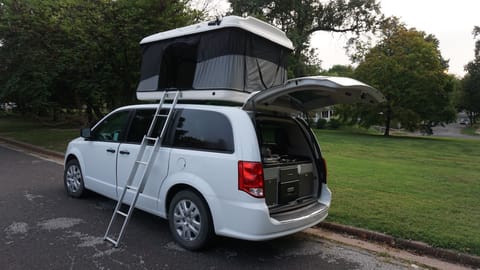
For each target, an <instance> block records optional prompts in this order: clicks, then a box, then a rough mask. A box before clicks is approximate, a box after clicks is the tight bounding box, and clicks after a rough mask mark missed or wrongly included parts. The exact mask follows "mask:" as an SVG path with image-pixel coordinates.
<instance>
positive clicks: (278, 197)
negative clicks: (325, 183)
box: [264, 162, 315, 207]
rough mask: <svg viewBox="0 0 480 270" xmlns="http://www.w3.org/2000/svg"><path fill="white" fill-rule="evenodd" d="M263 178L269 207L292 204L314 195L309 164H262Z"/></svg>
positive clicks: (312, 177)
mask: <svg viewBox="0 0 480 270" xmlns="http://www.w3.org/2000/svg"><path fill="white" fill-rule="evenodd" d="M264 177H265V200H266V203H267V205H268V206H269V207H275V206H281V205H286V204H293V203H294V202H295V201H299V200H301V199H304V198H310V197H312V196H313V195H315V192H314V176H313V165H312V163H311V162H285V163H282V162H279V163H276V164H264Z"/></svg>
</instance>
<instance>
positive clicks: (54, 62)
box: [0, 0, 199, 120]
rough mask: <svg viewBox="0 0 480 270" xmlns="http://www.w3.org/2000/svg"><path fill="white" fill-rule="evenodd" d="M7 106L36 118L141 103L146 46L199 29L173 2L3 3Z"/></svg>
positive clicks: (0, 21) (0, 56) (1, 86)
mask: <svg viewBox="0 0 480 270" xmlns="http://www.w3.org/2000/svg"><path fill="white" fill-rule="evenodd" d="M0 3H1V4H0V42H1V46H0V102H1V101H13V102H16V104H17V106H18V107H19V109H20V110H22V111H24V112H32V113H35V114H42V113H50V114H51V113H53V115H54V116H55V115H56V113H55V112H58V111H59V109H60V108H78V107H81V106H82V105H84V106H86V108H87V112H88V115H89V118H90V120H92V118H93V117H98V116H100V115H101V114H102V109H111V108H113V107H116V106H119V105H122V104H126V103H132V102H134V100H135V99H134V94H135V87H136V83H137V81H138V78H139V66H140V63H139V61H140V57H141V54H140V48H139V45H138V43H139V41H140V40H141V39H142V38H143V37H144V36H146V35H149V34H153V33H156V32H159V31H164V30H168V29H172V28H176V27H179V26H183V25H186V24H190V23H192V22H193V20H194V19H195V18H198V17H199V14H198V12H193V11H191V10H189V9H188V8H187V5H186V2H184V1H169V0H138V1H128V0H96V1H94V0H87V1H82V0H42V1H39V0H1V1H0Z"/></svg>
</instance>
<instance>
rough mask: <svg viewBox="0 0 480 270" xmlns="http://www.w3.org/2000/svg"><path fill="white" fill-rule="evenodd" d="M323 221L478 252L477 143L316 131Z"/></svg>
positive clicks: (479, 156) (479, 187) (479, 173)
mask: <svg viewBox="0 0 480 270" xmlns="http://www.w3.org/2000/svg"><path fill="white" fill-rule="evenodd" d="M316 135H317V138H318V141H319V142H320V144H321V147H322V150H323V153H324V156H325V158H326V159H327V162H328V173H329V180H328V184H329V186H330V188H331V189H332V192H333V199H332V206H331V210H330V216H329V217H328V219H327V220H328V221H332V222H338V223H342V224H348V225H353V226H357V227H362V228H367V229H371V230H375V231H379V232H384V233H387V234H390V235H393V236H397V237H401V238H405V239H413V240H420V241H424V242H427V243H429V244H431V245H433V246H436V247H442V248H451V249H457V250H460V251H462V252H468V253H473V254H477V255H480V141H478V140H460V139H439V138H412V137H390V138H385V137H383V136H376V135H365V134H351V133H345V132H342V131H316Z"/></svg>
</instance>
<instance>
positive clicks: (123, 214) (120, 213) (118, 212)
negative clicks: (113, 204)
mask: <svg viewBox="0 0 480 270" xmlns="http://www.w3.org/2000/svg"><path fill="white" fill-rule="evenodd" d="M117 214H119V215H121V216H124V217H128V214H127V213H125V212H122V211H120V210H117Z"/></svg>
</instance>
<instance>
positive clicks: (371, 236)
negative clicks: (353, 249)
mask: <svg viewBox="0 0 480 270" xmlns="http://www.w3.org/2000/svg"><path fill="white" fill-rule="evenodd" d="M0 141H3V142H5V143H7V144H10V145H13V146H16V147H19V148H22V149H25V150H29V151H32V152H34V153H37V154H41V155H46V156H50V157H53V158H58V159H64V156H65V155H64V153H60V152H56V151H52V150H48V149H45V148H42V147H38V146H35V145H31V144H28V143H24V142H19V141H16V140H12V139H8V138H5V137H0ZM316 227H320V228H323V229H327V230H329V231H333V232H336V233H340V234H348V235H352V236H355V237H357V238H360V239H362V240H368V241H373V242H378V243H384V244H387V245H388V246H391V247H394V248H399V249H405V250H409V251H413V252H414V253H417V254H420V255H427V256H432V257H436V258H442V259H444V260H446V261H448V262H451V263H459V264H464V265H468V266H471V267H474V268H478V269H480V257H479V256H474V255H469V254H465V253H460V252H456V251H452V250H447V249H441V248H435V247H432V246H430V245H428V244H425V243H422V242H418V241H411V240H405V239H401V238H395V237H393V236H390V235H387V234H384V233H379V232H375V231H370V230H366V229H360V228H356V227H352V226H347V225H342V224H337V223H332V222H322V223H320V224H319V225H317V226H316Z"/></svg>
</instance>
